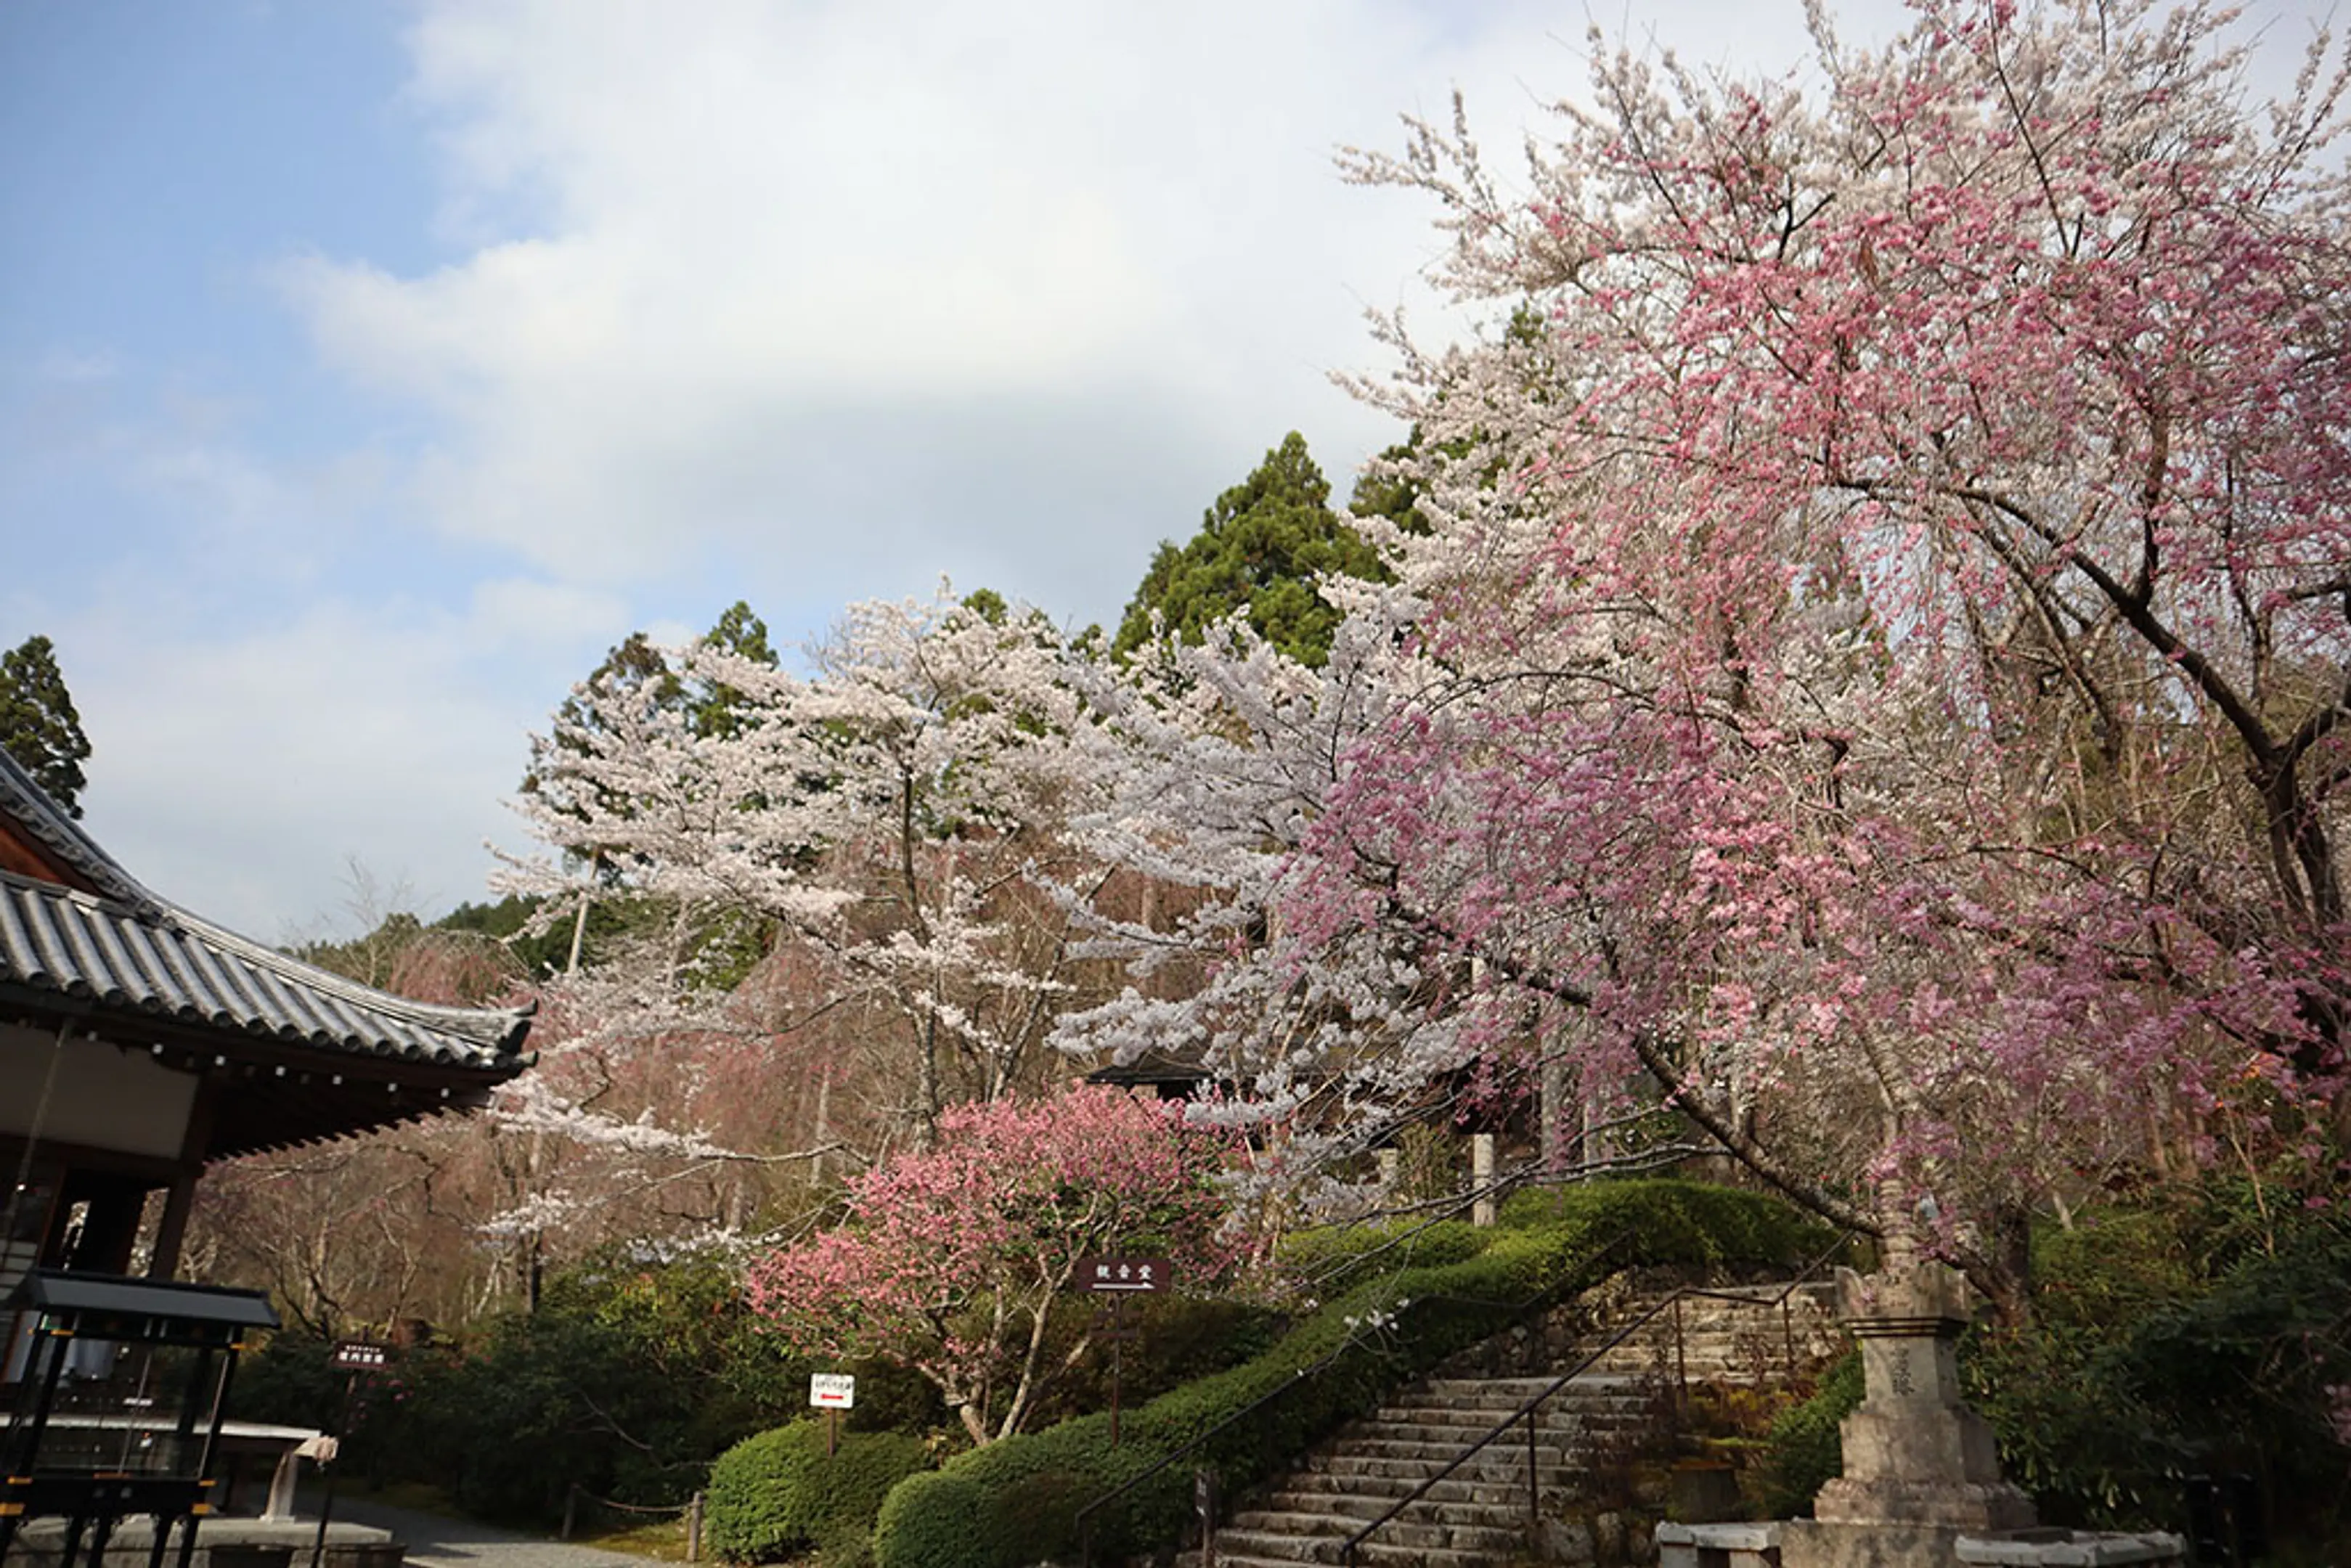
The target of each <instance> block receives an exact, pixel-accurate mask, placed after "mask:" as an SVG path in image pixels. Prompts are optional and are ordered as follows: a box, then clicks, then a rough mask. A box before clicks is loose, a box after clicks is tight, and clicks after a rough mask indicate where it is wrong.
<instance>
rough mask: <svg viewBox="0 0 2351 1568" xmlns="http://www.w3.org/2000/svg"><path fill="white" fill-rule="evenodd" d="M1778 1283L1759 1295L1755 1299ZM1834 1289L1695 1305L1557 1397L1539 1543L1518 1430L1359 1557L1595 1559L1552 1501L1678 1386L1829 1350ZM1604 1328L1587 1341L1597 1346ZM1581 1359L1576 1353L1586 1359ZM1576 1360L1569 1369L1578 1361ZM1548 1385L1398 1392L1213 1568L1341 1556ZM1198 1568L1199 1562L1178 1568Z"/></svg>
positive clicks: (1543, 1451) (1630, 1443) (1231, 1535)
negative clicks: (1357, 1535) (1776, 1303)
mask: <svg viewBox="0 0 2351 1568" xmlns="http://www.w3.org/2000/svg"><path fill="white" fill-rule="evenodd" d="M1780 1289H1781V1287H1779V1286H1777V1285H1769V1286H1756V1287H1750V1288H1749V1290H1750V1293H1751V1294H1752V1295H1753V1296H1754V1297H1756V1298H1759V1299H1761V1300H1768V1299H1769V1298H1771V1296H1774V1295H1777V1294H1778V1293H1779V1291H1780ZM1666 1295H1667V1292H1664V1291H1657V1292H1653V1293H1650V1294H1646V1295H1635V1296H1632V1297H1630V1298H1628V1299H1626V1300H1625V1301H1621V1302H1619V1303H1617V1304H1616V1306H1615V1308H1614V1310H1613V1311H1612V1312H1610V1313H1609V1314H1608V1316H1609V1322H1611V1323H1623V1322H1627V1321H1629V1320H1631V1319H1633V1318H1635V1317H1637V1316H1639V1315H1640V1314H1641V1313H1642V1312H1646V1311H1648V1310H1649V1309H1651V1308H1653V1307H1655V1306H1656V1305H1657V1304H1658V1303H1659V1302H1660V1301H1663V1300H1664V1299H1665V1297H1666ZM1830 1306H1831V1303H1830V1300H1829V1297H1828V1294H1827V1291H1826V1288H1825V1287H1822V1288H1820V1289H1818V1290H1813V1289H1812V1288H1809V1287H1808V1288H1806V1289H1805V1290H1804V1291H1800V1292H1799V1294H1798V1295H1797V1296H1796V1297H1795V1298H1793V1299H1792V1301H1791V1303H1790V1308H1791V1310H1790V1311H1789V1312H1787V1313H1785V1314H1783V1313H1782V1312H1781V1310H1780V1309H1778V1308H1776V1307H1770V1308H1766V1307H1761V1306H1749V1307H1740V1306H1734V1305H1732V1304H1730V1303H1729V1302H1723V1301H1707V1300H1703V1299H1700V1300H1687V1301H1683V1302H1681V1303H1680V1307H1679V1322H1678V1325H1677V1322H1676V1321H1675V1320H1676V1312H1675V1311H1674V1310H1672V1309H1668V1310H1667V1311H1666V1312H1662V1313H1660V1314H1659V1315H1658V1317H1656V1319H1655V1320H1653V1321H1652V1322H1649V1323H1648V1324H1646V1326H1645V1327H1644V1328H1643V1329H1641V1330H1640V1331H1638V1332H1636V1333H1635V1334H1634V1335H1632V1336H1631V1337H1629V1338H1628V1339H1626V1340H1625V1342H1624V1343H1620V1344H1618V1345H1616V1346H1614V1347H1613V1348H1611V1349H1610V1350H1609V1351H1608V1352H1607V1353H1606V1354H1604V1355H1603V1357H1602V1358H1601V1360H1600V1361H1599V1362H1597V1363H1595V1364H1593V1367H1592V1368H1591V1369H1589V1370H1588V1371H1586V1372H1584V1373H1583V1374H1582V1375H1578V1376H1577V1377H1576V1378H1574V1379H1573V1381H1571V1382H1570V1383H1569V1384H1568V1385H1566V1386H1565V1387H1564V1388H1562V1389H1561V1390H1560V1392H1559V1393H1557V1394H1555V1395H1553V1396H1552V1397H1551V1398H1550V1399H1549V1400H1547V1401H1546V1402H1545V1403H1544V1405H1543V1406H1542V1410H1541V1417H1540V1420H1539V1421H1538V1423H1537V1427H1536V1435H1535V1442H1534V1451H1533V1460H1532V1463H1533V1469H1534V1471H1535V1472H1536V1474H1537V1476H1538V1477H1539V1478H1540V1479H1541V1490H1542V1494H1543V1500H1544V1505H1545V1506H1544V1508H1543V1510H1542V1512H1543V1514H1544V1516H1545V1517H1546V1519H1547V1520H1548V1521H1549V1522H1548V1523H1546V1524H1545V1525H1544V1526H1542V1527H1541V1531H1542V1535H1543V1539H1541V1540H1540V1541H1531V1539H1530V1531H1529V1519H1530V1508H1529V1490H1530V1488H1529V1458H1528V1442H1527V1437H1526V1429H1525V1427H1523V1426H1521V1427H1518V1428H1517V1429H1515V1430H1513V1431H1511V1432H1510V1433H1508V1434H1506V1435H1505V1436H1503V1437H1499V1438H1497V1439H1495V1441H1494V1442H1492V1443H1491V1444H1489V1445H1488V1446H1487V1448H1485V1449H1483V1450H1482V1451H1480V1452H1479V1453H1478V1454H1477V1455H1476V1456H1474V1457H1473V1458H1470V1459H1468V1461H1467V1462H1465V1463H1464V1464H1463V1465H1462V1466H1461V1467H1460V1468H1459V1469H1456V1470H1455V1471H1454V1472H1453V1473H1452V1474H1451V1475H1450V1476H1448V1477H1447V1479H1444V1480H1442V1481H1439V1482H1438V1483H1437V1485H1436V1486H1435V1487H1434V1488H1432V1489H1431V1490H1430V1491H1429V1492H1428V1493H1427V1494H1426V1496H1425V1497H1423V1498H1422V1499H1421V1500H1419V1501H1417V1502H1416V1503H1414V1504H1413V1506H1412V1507H1411V1508H1409V1509H1407V1510H1406V1511H1405V1513H1404V1514H1402V1515H1401V1516H1399V1517H1398V1518H1396V1519H1395V1520H1394V1521H1391V1522H1389V1523H1388V1524H1386V1525H1384V1526H1383V1527H1382V1528H1381V1530H1380V1531H1379V1533H1378V1534H1377V1535H1376V1536H1374V1538H1373V1539H1372V1540H1370V1541H1367V1542H1364V1545H1363V1546H1361V1547H1360V1548H1358V1549H1357V1552H1356V1561H1357V1562H1358V1563H1363V1564H1365V1565H1366V1568H1374V1565H1377V1568H1410V1565H1414V1564H1425V1565H1426V1568H1492V1565H1493V1564H1498V1563H1506V1562H1510V1561H1512V1560H1516V1559H1523V1558H1524V1557H1526V1556H1528V1555H1529V1554H1531V1553H1532V1554H1537V1555H1542V1556H1548V1557H1552V1558H1554V1559H1562V1560H1564V1559H1573V1558H1579V1557H1581V1558H1586V1559H1588V1558H1589V1557H1590V1555H1591V1553H1592V1542H1591V1540H1590V1537H1589V1533H1588V1532H1586V1533H1584V1534H1583V1537H1582V1538H1581V1540H1578V1539H1576V1538H1575V1536H1576V1532H1577V1531H1579V1530H1580V1529H1581V1528H1582V1527H1580V1526H1574V1525H1569V1524H1565V1523H1563V1522H1562V1521H1561V1520H1560V1519H1559V1517H1558V1513H1557V1510H1556V1508H1555V1506H1554V1505H1555V1503H1556V1501H1557V1500H1559V1499H1561V1498H1563V1497H1567V1496H1573V1495H1575V1494H1577V1493H1579V1492H1583V1491H1586V1490H1590V1488H1591V1486H1592V1484H1593V1482H1594V1481H1596V1480H1597V1479H1599V1478H1600V1477H1601V1476H1602V1475H1603V1474H1604V1473H1605V1472H1611V1471H1614V1472H1617V1473H1619V1474H1622V1473H1624V1472H1625V1468H1626V1467H1627V1466H1628V1465H1629V1463H1630V1461H1631V1460H1632V1459H1633V1458H1635V1457H1637V1456H1638V1455H1639V1454H1640V1453H1642V1452H1643V1451H1644V1450H1645V1449H1646V1448H1654V1447H1655V1446H1656V1444H1657V1443H1658V1442H1659V1441H1661V1440H1662V1439H1663V1438H1664V1437H1666V1436H1667V1433H1669V1431H1670V1427H1669V1424H1668V1422H1669V1417H1670V1416H1671V1413H1672V1409H1673V1400H1674V1398H1675V1397H1676V1392H1677V1388H1678V1387H1680V1386H1681V1385H1682V1384H1683V1379H1684V1378H1685V1377H1686V1378H1687V1385H1689V1386H1698V1385H1708V1384H1712V1385H1726V1384H1728V1385H1752V1384H1755V1383H1759V1382H1772V1381H1777V1380H1779V1379H1780V1378H1782V1377H1784V1376H1787V1375H1789V1372H1790V1368H1791V1355H1793V1357H1794V1359H1795V1364H1796V1365H1798V1366H1799V1367H1801V1366H1802V1365H1804V1364H1808V1363H1813V1364H1816V1363H1817V1361H1818V1360H1820V1359H1822V1358H1823V1356H1824V1355H1825V1354H1834V1348H1835V1345H1836V1331H1835V1327H1834V1322H1832V1321H1831V1319H1830V1316H1829V1312H1830ZM1607 1326H1608V1325H1607V1324H1604V1325H1603V1326H1602V1328H1601V1329H1600V1330H1599V1331H1598V1332H1596V1333H1592V1334H1591V1335H1590V1336H1589V1343H1597V1342H1598V1340H1600V1339H1602V1338H1604V1337H1605V1335H1606V1332H1607ZM1574 1359H1581V1356H1577V1357H1575V1358H1574ZM1568 1364H1573V1361H1571V1362H1569V1363H1568ZM1551 1383H1552V1378H1551V1377H1549V1376H1515V1377H1514V1376H1438V1377H1432V1378H1428V1379H1426V1380H1424V1381H1422V1382H1420V1383H1417V1384H1415V1385H1412V1386H1410V1387H1408V1388H1405V1389H1404V1390H1402V1391H1400V1392H1399V1393H1398V1394H1397V1395H1396V1396H1395V1398H1394V1399H1393V1401H1392V1402H1391V1403H1390V1404H1389V1405H1387V1406H1384V1407H1383V1408H1382V1409H1381V1410H1380V1411H1378V1412H1377V1413H1376V1414H1375V1415H1374V1416H1371V1417H1369V1418H1367V1419H1365V1420H1363V1421H1359V1422H1356V1423H1354V1424H1353V1425H1352V1426H1350V1427H1347V1428H1346V1429H1345V1430H1344V1431H1343V1432H1341V1433H1340V1434H1339V1435H1338V1436H1337V1437H1334V1438H1332V1440H1331V1441H1330V1442H1328V1443H1326V1444H1324V1445H1323V1446H1322V1448H1318V1449H1316V1450H1315V1451H1314V1452H1313V1453H1311V1454H1310V1455H1309V1456H1308V1457H1307V1458H1306V1460H1305V1462H1304V1463H1303V1464H1302V1465H1301V1467H1300V1468H1299V1469H1297V1470H1295V1471H1293V1472H1292V1473H1291V1474H1290V1475H1289V1476H1288V1477H1286V1478H1284V1479H1282V1480H1281V1481H1280V1483H1279V1485H1278V1487H1277V1488H1276V1490H1273V1491H1272V1492H1271V1493H1270V1494H1268V1495H1266V1496H1264V1497H1263V1498H1261V1499H1259V1500H1256V1501H1255V1503H1254V1506H1251V1507H1249V1508H1246V1509H1244V1510H1242V1511H1239V1512H1238V1513H1236V1514H1234V1515H1233V1516H1232V1517H1231V1519H1230V1520H1229V1521H1228V1522H1227V1523H1226V1524H1225V1526H1224V1527H1223V1528H1222V1529H1220V1530H1219V1531H1217V1554H1216V1560H1217V1568H1297V1565H1298V1564H1301V1563H1337V1562H1339V1561H1340V1553H1341V1549H1342V1548H1343V1545H1344V1543H1345V1542H1346V1540H1347V1538H1348V1537H1349V1536H1351V1535H1353V1533H1354V1532H1355V1531H1358V1530H1360V1529H1362V1528H1363V1527H1364V1525H1365V1524H1368V1523H1369V1522H1371V1521H1373V1520H1374V1519H1376V1518H1378V1517H1379V1516H1380V1515H1381V1514H1383V1513H1385V1512H1386V1511H1388V1509H1389V1508H1390V1507H1392V1506H1394V1504H1395V1502H1396V1500H1398V1499H1400V1498H1403V1497H1405V1495H1407V1494H1408V1493H1410V1492H1411V1491H1412V1490H1414V1489H1415V1488H1416V1487H1417V1486H1419V1485H1420V1484H1421V1483H1422V1482H1423V1481H1424V1480H1426V1479H1427V1478H1428V1477H1430V1476H1431V1475H1434V1474H1435V1473H1436V1472H1437V1471H1438V1470H1439V1469H1443V1468H1444V1467H1445V1465H1446V1464H1447V1462H1449V1461H1450V1460H1452V1459H1453V1458H1455V1457H1456V1456H1458V1454H1460V1453H1461V1451H1462V1450H1463V1449H1464V1448H1468V1446H1469V1445H1470V1444H1471V1443H1473V1442H1475V1441H1477V1439H1478V1438H1479V1437H1483V1436H1485V1435H1486V1433H1488V1432H1489V1431H1491V1430H1492V1429H1493V1427H1495V1425H1496V1424H1497V1423H1499V1422H1500V1421H1501V1420H1503V1419H1504V1418H1505V1417H1507V1416H1510V1415H1511V1414H1512V1413H1513V1412H1514V1411H1516V1410H1518V1409H1519V1408H1520V1406H1523V1405H1524V1404H1525V1403H1526V1402H1527V1401H1528V1400H1529V1399H1531V1398H1532V1397H1533V1396H1535V1395H1537V1394H1539V1393H1541V1391H1542V1390H1543V1389H1545V1388H1547V1387H1549V1386H1550V1385H1551ZM1179 1561H1180V1562H1181V1563H1184V1564H1186V1568H1196V1564H1198V1563H1199V1561H1200V1554H1199V1553H1198V1552H1189V1553H1186V1555H1185V1556H1184V1557H1183V1558H1181V1559H1179Z"/></svg>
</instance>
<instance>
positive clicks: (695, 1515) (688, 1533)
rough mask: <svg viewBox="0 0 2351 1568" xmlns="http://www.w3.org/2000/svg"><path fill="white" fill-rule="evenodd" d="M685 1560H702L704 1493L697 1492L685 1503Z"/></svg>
mask: <svg viewBox="0 0 2351 1568" xmlns="http://www.w3.org/2000/svg"><path fill="white" fill-rule="evenodd" d="M685 1560H686V1561H687V1562H688V1563H699V1562H701V1561H702V1494H701V1493H700V1492H695V1494H694V1495H693V1496H692V1497H690V1498H688V1499H687V1500H686V1503H685Z"/></svg>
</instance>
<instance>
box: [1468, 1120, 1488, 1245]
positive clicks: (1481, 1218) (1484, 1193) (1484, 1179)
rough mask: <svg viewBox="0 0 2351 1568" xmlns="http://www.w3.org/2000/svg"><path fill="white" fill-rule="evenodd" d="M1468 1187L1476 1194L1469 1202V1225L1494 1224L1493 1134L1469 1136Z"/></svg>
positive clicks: (1473, 1134)
mask: <svg viewBox="0 0 2351 1568" xmlns="http://www.w3.org/2000/svg"><path fill="white" fill-rule="evenodd" d="M1469 1186H1470V1187H1471V1189H1472V1190H1473V1191H1475V1192H1476V1193H1477V1195H1478V1196H1477V1197H1474V1198H1472V1199H1471V1200H1470V1204H1469V1223H1470V1224H1472V1225H1491V1224H1493V1223H1494V1134H1491V1133H1472V1134H1470V1135H1469Z"/></svg>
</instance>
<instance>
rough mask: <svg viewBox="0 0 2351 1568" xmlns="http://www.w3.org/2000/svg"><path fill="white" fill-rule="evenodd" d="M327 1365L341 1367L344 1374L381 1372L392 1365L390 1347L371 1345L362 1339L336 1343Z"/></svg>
mask: <svg viewBox="0 0 2351 1568" xmlns="http://www.w3.org/2000/svg"><path fill="white" fill-rule="evenodd" d="M327 1364H328V1365H329V1366H339V1367H341V1368H342V1369H343V1370H344V1371H346V1372H381V1371H382V1370H383V1369H384V1368H385V1367H387V1366H390V1365H391V1364H392V1347H391V1346H390V1345H388V1344H371V1343H368V1342H367V1341H365V1340H363V1339H347V1340H343V1341H341V1342H340V1343H337V1344H336V1346H335V1348H334V1352H333V1354H330V1355H329V1356H328V1357H327Z"/></svg>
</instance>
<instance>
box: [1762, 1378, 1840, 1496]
mask: <svg viewBox="0 0 2351 1568" xmlns="http://www.w3.org/2000/svg"><path fill="white" fill-rule="evenodd" d="M1861 1395H1862V1386H1861V1353H1860V1352H1859V1351H1847V1352H1845V1354H1844V1355H1842V1356H1840V1357H1838V1358H1837V1360H1836V1363H1835V1364H1834V1365H1832V1366H1831V1367H1830V1368H1829V1369H1828V1371H1827V1372H1826V1373H1824V1374H1823V1375H1822V1377H1821V1383H1820V1386H1819V1387H1818V1388H1815V1389H1814V1390H1813V1396H1812V1397H1811V1398H1809V1399H1807V1400H1805V1401H1804V1402H1803V1403H1802V1404H1801V1405H1797V1406H1792V1407H1791V1408H1789V1409H1786V1410H1783V1411H1782V1412H1781V1413H1780V1416H1779V1418H1778V1419H1776V1420H1774V1421H1773V1422H1772V1423H1771V1436H1770V1437H1768V1438H1766V1439H1765V1443H1764V1449H1763V1458H1762V1460H1761V1463H1759V1464H1758V1465H1757V1466H1756V1467H1755V1480H1756V1500H1757V1502H1758V1503H1759V1504H1760V1505H1761V1510H1762V1514H1763V1517H1764V1518H1765V1519H1798V1518H1802V1519H1809V1518H1811V1517H1812V1513H1813V1494H1814V1493H1816V1492H1818V1491H1819V1490H1821V1483H1822V1482H1823V1481H1826V1480H1830V1479H1834V1478H1835V1477H1837V1476H1841V1475H1843V1474H1844V1449H1843V1445H1842V1444H1841V1442H1840V1440H1839V1438H1838V1435H1837V1425H1838V1423H1839V1422H1841V1421H1843V1420H1844V1418H1845V1417H1846V1416H1850V1415H1852V1414H1853V1412H1854V1408H1855V1406H1858V1405H1859V1404H1860V1403H1861Z"/></svg>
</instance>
